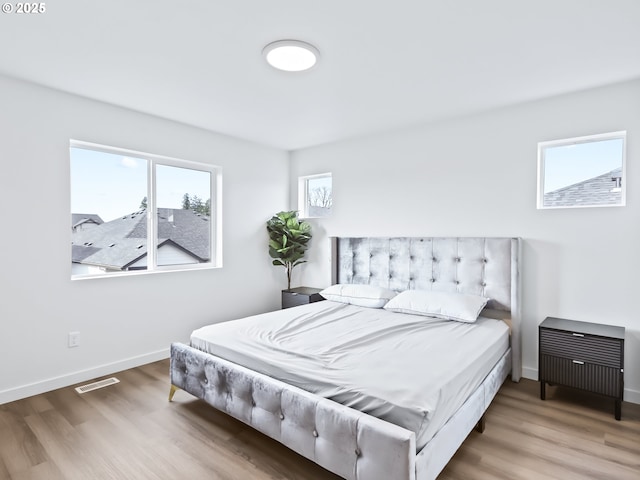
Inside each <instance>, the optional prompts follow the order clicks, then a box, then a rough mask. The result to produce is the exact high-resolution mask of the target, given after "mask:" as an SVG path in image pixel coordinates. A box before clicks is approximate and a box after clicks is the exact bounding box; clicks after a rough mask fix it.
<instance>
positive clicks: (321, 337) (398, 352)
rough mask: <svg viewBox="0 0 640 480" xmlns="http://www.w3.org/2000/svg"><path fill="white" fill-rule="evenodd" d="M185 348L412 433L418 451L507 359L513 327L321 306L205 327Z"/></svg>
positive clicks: (484, 321)
mask: <svg viewBox="0 0 640 480" xmlns="http://www.w3.org/2000/svg"><path fill="white" fill-rule="evenodd" d="M191 345H192V346H193V347H195V348H198V349H200V350H203V351H206V352H209V353H212V354H214V355H217V356H219V357H222V358H225V359H227V360H230V361H232V362H235V363H238V364H241V365H244V366H246V367H248V368H251V369H253V370H256V371H259V372H261V373H264V374H267V375H269V376H272V377H275V378H278V379H280V380H282V381H284V382H286V383H289V384H292V385H296V386H298V387H300V388H302V389H304V390H307V391H310V392H313V393H315V394H317V395H320V396H322V397H326V398H330V399H332V400H334V401H336V402H339V403H342V404H344V405H347V406H349V407H352V408H354V409H357V410H360V411H362V412H365V413H368V414H370V415H373V416H376V417H379V418H382V419H383V420H386V421H389V422H392V423H395V424H397V425H400V426H402V427H404V428H407V429H409V430H412V431H414V432H415V433H416V444H417V446H418V449H420V448H421V447H422V446H423V445H424V444H426V443H427V442H428V441H429V439H431V437H433V435H434V434H435V433H436V432H437V431H438V430H439V429H440V428H441V427H442V426H443V425H444V424H445V423H446V421H447V420H448V419H449V417H450V416H451V415H452V414H453V413H455V411H456V410H457V409H458V408H459V407H460V406H461V405H462V403H464V401H465V400H466V399H467V397H468V396H469V395H470V394H471V393H472V392H473V391H474V390H475V389H476V388H477V387H478V385H479V384H480V383H481V382H482V380H483V379H484V378H485V377H486V375H487V374H488V373H489V371H490V370H491V369H492V368H493V366H494V365H495V364H496V362H497V361H498V360H499V359H500V357H501V356H502V355H503V354H504V352H506V350H507V349H508V347H509V329H508V327H507V325H506V324H505V323H504V322H502V321H500V320H493V319H487V318H482V317H481V318H479V319H478V320H477V321H476V322H475V323H473V324H468V323H460V322H455V321H449V320H440V319H436V318H430V317H423V316H416V315H407V314H402V313H393V312H388V311H386V310H383V309H372V308H364V307H357V306H353V305H345V304H342V303H336V302H331V301H323V302H317V303H312V304H309V305H305V306H301V307H296V308H289V309H286V310H281V311H277V312H271V313H266V314H263V315H256V316H252V317H247V318H243V319H240V320H235V321H231V322H225V323H219V324H215V325H209V326H206V327H202V328H200V329H197V330H195V331H194V332H193V333H192V335H191Z"/></svg>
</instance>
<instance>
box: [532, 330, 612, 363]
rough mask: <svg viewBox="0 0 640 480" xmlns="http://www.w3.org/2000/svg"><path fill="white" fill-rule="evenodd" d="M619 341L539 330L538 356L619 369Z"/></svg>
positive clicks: (560, 331) (559, 331)
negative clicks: (548, 356)
mask: <svg viewBox="0 0 640 480" xmlns="http://www.w3.org/2000/svg"><path fill="white" fill-rule="evenodd" d="M622 345H623V343H622V341H621V340H618V339H615V338H604V337H597V336H593V335H588V334H582V333H574V332H566V331H562V330H548V329H545V328H541V329H540V354H541V355H553V356H555V357H563V358H565V359H568V360H569V361H571V360H579V361H581V362H585V363H594V364H598V365H603V366H607V367H613V368H621V367H622V365H621V352H622V348H623V346H622Z"/></svg>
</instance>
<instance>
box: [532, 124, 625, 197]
mask: <svg viewBox="0 0 640 480" xmlns="http://www.w3.org/2000/svg"><path fill="white" fill-rule="evenodd" d="M625 139H626V132H614V133H605V134H600V135H590V136H587V137H577V138H568V139H565V140H554V141H551V142H541V143H539V144H538V208H572V207H611V206H622V205H624V204H625V196H626V184H627V182H626V178H625Z"/></svg>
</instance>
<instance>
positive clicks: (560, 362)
mask: <svg viewBox="0 0 640 480" xmlns="http://www.w3.org/2000/svg"><path fill="white" fill-rule="evenodd" d="M538 335H539V343H538V345H539V351H538V364H539V367H538V379H539V380H540V398H541V399H542V400H544V399H545V394H546V392H545V384H546V383H549V384H552V385H562V386H566V387H572V388H578V389H581V390H586V391H588V392H593V393H599V394H601V395H606V396H608V397H613V398H614V399H615V417H616V420H620V415H621V407H622V394H623V390H624V327H614V326H610V325H600V324H597V323H587V322H578V321H575V320H565V319H563V318H553V317H547V318H546V319H545V320H544V321H543V322H542V323H541V324H540V326H539V327H538Z"/></svg>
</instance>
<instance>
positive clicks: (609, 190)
mask: <svg viewBox="0 0 640 480" xmlns="http://www.w3.org/2000/svg"><path fill="white" fill-rule="evenodd" d="M621 177H622V168H616V169H615V170H612V171H610V172H607V173H603V174H602V175H598V176H597V177H593V178H589V179H587V180H584V181H582V182H578V183H574V184H573V185H569V186H567V187H563V188H559V189H558V190H554V191H553V192H548V193H545V194H544V206H545V207H574V206H579V205H617V204H619V203H620V201H621V199H622V192H621V191H620V190H619V189H615V187H617V186H619V185H620V183H619V182H615V181H614V180H613V179H615V178H618V179H620V178H621Z"/></svg>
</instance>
